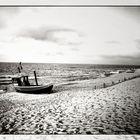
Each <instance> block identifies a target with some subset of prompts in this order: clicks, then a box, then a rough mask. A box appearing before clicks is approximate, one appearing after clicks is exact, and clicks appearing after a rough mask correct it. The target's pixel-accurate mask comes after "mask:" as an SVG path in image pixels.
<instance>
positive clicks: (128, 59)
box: [101, 53, 140, 65]
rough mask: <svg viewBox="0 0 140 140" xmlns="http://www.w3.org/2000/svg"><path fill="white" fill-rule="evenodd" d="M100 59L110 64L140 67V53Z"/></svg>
mask: <svg viewBox="0 0 140 140" xmlns="http://www.w3.org/2000/svg"><path fill="white" fill-rule="evenodd" d="M101 58H102V59H103V60H104V61H105V62H108V63H110V64H132V65H133V64H135V65H140V61H139V60H140V53H137V54H135V55H134V56H132V55H102V56H101Z"/></svg>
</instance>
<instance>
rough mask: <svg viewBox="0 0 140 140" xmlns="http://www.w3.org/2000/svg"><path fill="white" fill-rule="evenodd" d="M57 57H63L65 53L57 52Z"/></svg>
mask: <svg viewBox="0 0 140 140" xmlns="http://www.w3.org/2000/svg"><path fill="white" fill-rule="evenodd" d="M56 55H61V56H62V55H64V53H63V52H57V53H56Z"/></svg>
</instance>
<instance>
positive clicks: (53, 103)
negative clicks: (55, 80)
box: [0, 70, 140, 134]
mask: <svg viewBox="0 0 140 140" xmlns="http://www.w3.org/2000/svg"><path fill="white" fill-rule="evenodd" d="M139 75H140V71H139V70H138V71H136V72H135V73H121V74H115V75H112V76H110V77H105V78H97V79H90V80H82V81H70V82H67V83H60V84H57V85H55V86H54V89H53V92H52V93H51V94H37V95H36V94H25V93H17V92H6V93H1V94H0V105H1V106H0V122H1V123H0V134H140V78H139Z"/></svg>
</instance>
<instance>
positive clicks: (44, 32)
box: [18, 27, 81, 46]
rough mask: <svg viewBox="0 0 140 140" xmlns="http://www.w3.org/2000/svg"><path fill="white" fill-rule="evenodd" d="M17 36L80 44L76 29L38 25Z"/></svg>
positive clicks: (79, 36) (62, 43)
mask: <svg viewBox="0 0 140 140" xmlns="http://www.w3.org/2000/svg"><path fill="white" fill-rule="evenodd" d="M18 36H21V37H27V38H32V39H34V40H38V41H51V42H54V43H58V44H61V45H71V46H73V45H80V44H81V40H80V38H81V35H80V33H78V32H77V31H76V30H73V29H66V28H56V27H39V28H37V29H25V30H23V31H21V32H20V33H19V34H18Z"/></svg>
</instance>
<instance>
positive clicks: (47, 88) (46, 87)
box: [15, 84, 53, 93]
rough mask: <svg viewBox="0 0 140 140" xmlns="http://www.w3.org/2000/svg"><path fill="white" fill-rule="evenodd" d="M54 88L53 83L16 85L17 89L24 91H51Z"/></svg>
mask: <svg viewBox="0 0 140 140" xmlns="http://www.w3.org/2000/svg"><path fill="white" fill-rule="evenodd" d="M52 88H53V85H52V84H50V85H40V86H36V85H33V86H15V90H16V91H17V92H22V93H50V92H51V91H52Z"/></svg>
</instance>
